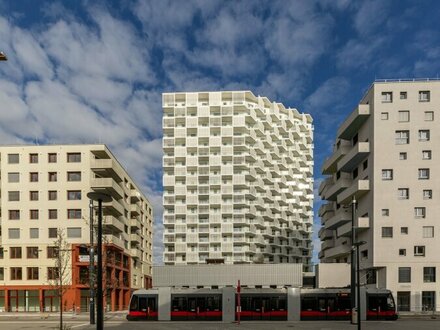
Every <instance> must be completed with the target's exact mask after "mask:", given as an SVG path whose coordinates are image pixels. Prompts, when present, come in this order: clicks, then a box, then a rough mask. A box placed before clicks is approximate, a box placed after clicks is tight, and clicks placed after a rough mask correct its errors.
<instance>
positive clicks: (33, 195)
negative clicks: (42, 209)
mask: <svg viewBox="0 0 440 330" xmlns="http://www.w3.org/2000/svg"><path fill="white" fill-rule="evenodd" d="M29 200H31V201H37V200H38V191H30V192H29Z"/></svg>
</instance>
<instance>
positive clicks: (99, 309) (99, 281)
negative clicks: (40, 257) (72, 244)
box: [87, 192, 112, 330]
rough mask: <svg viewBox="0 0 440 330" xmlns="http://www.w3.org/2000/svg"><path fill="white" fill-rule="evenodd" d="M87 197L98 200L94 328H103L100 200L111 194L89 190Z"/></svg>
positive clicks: (106, 199) (108, 197) (98, 329)
mask: <svg viewBox="0 0 440 330" xmlns="http://www.w3.org/2000/svg"><path fill="white" fill-rule="evenodd" d="M87 197H88V198H89V199H91V200H94V201H98V242H97V243H98V244H97V254H98V265H97V267H98V269H97V271H98V272H97V279H96V281H97V283H96V284H97V285H96V298H97V301H96V307H97V311H96V316H97V322H96V329H97V330H103V329H104V311H103V298H104V297H103V296H102V202H110V201H111V200H112V198H111V196H109V195H107V194H105V193H100V192H89V193H88V194H87Z"/></svg>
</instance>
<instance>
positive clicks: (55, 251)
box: [47, 246, 58, 259]
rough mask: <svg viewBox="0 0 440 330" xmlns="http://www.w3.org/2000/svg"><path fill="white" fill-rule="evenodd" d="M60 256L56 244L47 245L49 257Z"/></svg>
mask: <svg viewBox="0 0 440 330" xmlns="http://www.w3.org/2000/svg"><path fill="white" fill-rule="evenodd" d="M57 256H58V248H57V247H56V246H48V247H47V258H48V259H54V258H56V257H57Z"/></svg>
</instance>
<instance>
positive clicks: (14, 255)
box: [9, 247, 21, 259]
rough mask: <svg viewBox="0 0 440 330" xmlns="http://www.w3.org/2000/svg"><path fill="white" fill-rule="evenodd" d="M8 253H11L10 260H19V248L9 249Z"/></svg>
mask: <svg viewBox="0 0 440 330" xmlns="http://www.w3.org/2000/svg"><path fill="white" fill-rule="evenodd" d="M9 251H10V252H11V255H10V258H11V259H21V247H10V248H9Z"/></svg>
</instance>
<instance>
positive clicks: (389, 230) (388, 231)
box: [382, 227, 393, 237]
mask: <svg viewBox="0 0 440 330" xmlns="http://www.w3.org/2000/svg"><path fill="white" fill-rule="evenodd" d="M382 237H393V227H382Z"/></svg>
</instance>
